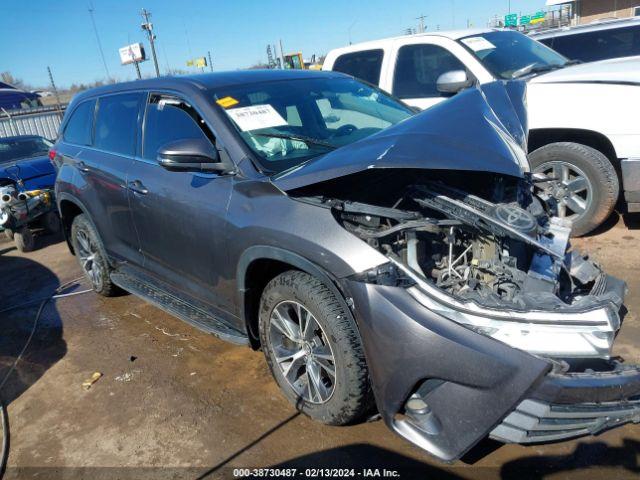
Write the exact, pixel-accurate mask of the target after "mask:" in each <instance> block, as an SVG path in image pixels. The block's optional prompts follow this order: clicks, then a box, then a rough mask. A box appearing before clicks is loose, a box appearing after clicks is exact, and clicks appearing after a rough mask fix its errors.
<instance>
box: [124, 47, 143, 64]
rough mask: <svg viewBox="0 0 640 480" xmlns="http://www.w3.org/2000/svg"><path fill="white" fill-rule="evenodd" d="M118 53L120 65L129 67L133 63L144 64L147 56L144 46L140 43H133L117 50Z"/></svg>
mask: <svg viewBox="0 0 640 480" xmlns="http://www.w3.org/2000/svg"><path fill="white" fill-rule="evenodd" d="M118 52H119V53H120V63H121V64H122V65H130V64H132V63H135V62H144V61H145V60H146V59H147V55H146V53H145V51H144V46H143V45H142V44H141V43H133V44H131V45H127V46H126V47H122V48H120V49H118Z"/></svg>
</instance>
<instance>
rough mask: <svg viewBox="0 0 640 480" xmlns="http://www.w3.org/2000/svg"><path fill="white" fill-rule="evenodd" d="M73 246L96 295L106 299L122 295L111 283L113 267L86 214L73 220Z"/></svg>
mask: <svg viewBox="0 0 640 480" xmlns="http://www.w3.org/2000/svg"><path fill="white" fill-rule="evenodd" d="M71 244H72V245H73V251H74V252H75V254H76V258H77V259H78V263H79V264H80V268H81V269H82V272H83V273H84V274H85V276H86V277H87V280H89V281H90V282H91V285H92V287H93V289H94V290H95V291H96V293H99V294H100V295H102V296H105V297H113V296H115V295H117V294H118V293H120V289H119V288H118V287H117V286H116V285H115V284H114V283H113V282H111V278H110V277H109V273H110V271H111V267H109V262H108V261H107V255H106V253H105V251H104V248H103V247H102V242H101V241H100V237H99V236H98V232H96V229H95V228H94V226H93V224H92V223H91V222H90V221H89V219H88V218H87V217H86V216H85V215H84V214H80V215H78V216H76V217H75V218H74V219H73V223H72V224H71Z"/></svg>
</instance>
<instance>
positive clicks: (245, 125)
mask: <svg viewBox="0 0 640 480" xmlns="http://www.w3.org/2000/svg"><path fill="white" fill-rule="evenodd" d="M226 112H227V113H228V114H229V116H230V117H231V119H232V120H233V121H234V122H235V123H236V125H238V127H239V128H240V130H242V131H243V132H249V131H251V130H259V129H261V128H270V127H280V126H282V125H287V121H286V120H285V119H284V118H282V116H281V115H280V114H279V113H278V112H277V111H276V109H275V108H273V107H272V106H271V105H252V106H250V107H240V108H231V109H228V110H226Z"/></svg>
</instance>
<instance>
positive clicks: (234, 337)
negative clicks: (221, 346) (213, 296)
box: [111, 267, 249, 345]
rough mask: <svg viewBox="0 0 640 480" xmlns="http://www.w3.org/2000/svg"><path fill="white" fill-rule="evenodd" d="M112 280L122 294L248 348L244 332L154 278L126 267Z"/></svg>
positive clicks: (112, 274)
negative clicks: (136, 298)
mask: <svg viewBox="0 0 640 480" xmlns="http://www.w3.org/2000/svg"><path fill="white" fill-rule="evenodd" d="M111 280H112V281H113V283H115V284H116V285H118V286H119V287H120V288H122V289H123V290H126V291H127V292H130V293H133V294H134V295H136V296H138V297H140V298H142V299H144V300H146V301H147V302H149V303H151V304H153V305H155V306H156V307H158V308H160V309H161V310H164V311H165V312H167V313H169V314H171V315H173V316H175V317H178V318H179V319H180V320H183V321H184V322H186V323H188V324H190V325H192V326H193V327H195V328H197V329H199V330H201V331H203V332H206V333H210V334H212V335H214V336H216V337H218V338H220V339H221V340H225V341H227V342H231V343H235V344H237V345H248V344H249V339H248V338H247V335H246V333H245V332H241V331H239V330H237V329H235V328H233V327H231V326H230V325H229V324H228V323H227V322H225V321H224V320H222V319H221V318H220V317H218V316H217V315H215V314H214V313H213V312H211V311H210V310H209V309H207V308H206V307H204V306H200V305H198V302H196V301H194V300H192V299H190V298H185V297H183V296H178V295H176V294H175V293H172V292H169V291H168V288H166V287H165V286H164V285H160V284H159V283H158V282H155V281H154V280H153V279H152V278H149V277H146V276H142V275H140V274H138V273H137V272H135V271H133V270H132V269H126V267H125V268H119V269H118V270H116V271H114V272H112V273H111Z"/></svg>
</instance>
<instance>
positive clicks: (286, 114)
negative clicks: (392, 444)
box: [52, 71, 640, 460]
mask: <svg viewBox="0 0 640 480" xmlns="http://www.w3.org/2000/svg"><path fill="white" fill-rule="evenodd" d="M524 93H525V86H524V84H522V83H519V82H495V83H491V84H486V85H482V86H480V87H477V88H476V87H474V88H470V89H468V90H466V91H464V92H463V93H461V94H459V95H456V96H455V97H454V98H452V99H450V100H448V101H446V102H443V103H441V104H439V105H437V106H435V107H433V108H431V109H429V110H428V111H426V112H422V113H420V114H417V115H414V112H413V111H412V110H411V109H409V108H408V107H407V106H406V105H404V104H403V103H402V102H400V101H399V100H396V99H395V98H393V97H391V96H389V95H387V94H386V93H384V92H382V91H380V90H378V89H376V88H375V87H372V86H370V85H367V84H364V83H362V82H360V81H358V80H355V79H353V78H352V77H349V76H346V75H343V74H339V73H330V72H310V71H244V72H241V71H239V72H231V73H219V74H209V75H198V76H187V77H178V78H164V79H153V80H143V81H138V82H133V83H124V84H119V85H112V86H108V87H103V88H99V89H95V90H90V91H87V92H84V93H82V94H80V95H78V96H77V97H76V98H75V99H74V100H73V102H72V104H71V105H70V106H69V108H68V109H67V112H66V115H65V119H64V122H63V124H62V126H61V134H60V139H59V140H58V142H57V143H56V144H55V146H54V150H53V152H52V156H53V157H54V160H55V163H56V165H57V169H58V176H57V183H56V195H57V200H58V203H59V209H60V213H61V216H62V221H63V225H64V231H65V232H66V235H67V238H68V240H69V245H70V247H71V249H72V251H73V252H75V255H76V256H77V258H78V260H79V262H80V265H81V266H82V268H83V270H84V271H85V272H86V274H87V276H88V278H89V279H90V280H91V281H92V282H93V287H94V289H95V290H96V292H98V293H100V294H102V295H105V296H110V295H113V294H115V293H116V292H117V291H118V290H119V289H124V290H127V291H129V292H132V293H134V294H136V295H139V296H141V297H143V298H145V299H146V300H148V301H149V302H151V303H153V304H155V305H157V306H159V307H160V308H162V309H164V310H166V311H168V312H170V313H172V314H174V315H176V316H177V317H180V318H181V319H183V320H185V321H186V322H189V323H190V324H192V325H194V326H195V327H197V328H200V329H202V330H204V331H207V332H211V333H212V334H214V335H217V336H218V337H220V338H222V339H225V340H228V341H231V342H234V343H237V344H241V345H249V346H250V347H252V348H254V349H258V348H261V349H262V350H263V351H264V354H265V357H266V360H267V362H268V364H269V367H270V368H271V371H272V373H273V376H274V378H275V380H276V382H277V383H278V385H279V386H280V388H281V389H282V391H283V393H284V395H285V396H286V397H287V398H288V399H289V400H290V401H291V402H292V403H293V404H294V405H295V406H296V408H298V409H300V410H301V411H303V412H304V413H306V414H307V415H309V416H310V417H312V418H314V419H316V420H319V421H321V422H324V423H327V424H332V425H342V424H346V423H349V422H354V421H357V420H358V419H362V418H363V417H364V416H366V415H367V414H369V413H371V412H372V410H373V408H374V407H373V405H374V401H375V406H376V407H377V409H378V411H379V412H380V414H381V415H382V418H383V419H384V421H385V422H386V423H387V424H388V425H389V426H390V428H392V429H393V430H394V431H396V432H397V433H399V434H400V435H402V436H403V437H405V438H406V439H408V440H410V441H412V442H414V443H415V444H417V445H419V446H420V447H422V448H423V449H425V450H427V451H428V452H430V453H432V454H433V455H435V456H437V457H438V458H440V459H443V460H453V459H455V458H458V457H460V456H461V455H462V454H463V453H464V452H466V451H467V450H468V449H469V448H471V447H472V446H473V445H475V444H476V443H477V442H478V441H479V440H481V439H482V438H484V437H486V436H488V435H490V436H492V437H493V438H496V439H499V440H502V441H505V442H519V443H531V442H540V441H551V440H560V439H564V438H571V437H575V436H580V435H585V434H588V433H596V432H599V431H601V430H603V429H605V428H610V427H612V426H616V425H620V424H622V423H625V422H629V421H638V420H639V419H640V404H639V402H640V401H639V400H637V395H638V394H639V393H640V371H639V370H638V369H637V368H636V367H629V366H621V365H620V364H619V363H617V362H613V361H611V360H609V357H610V354H611V347H612V344H613V340H614V337H615V335H616V332H617V331H618V329H619V327H620V321H621V315H620V311H621V308H622V302H623V298H624V295H625V291H626V286H625V284H624V282H622V281H620V280H617V279H616V278H614V277H612V276H610V275H607V274H606V273H605V272H603V271H602V269H601V268H600V267H599V266H598V265H597V264H595V263H594V262H592V261H591V260H589V258H588V257H586V256H583V255H581V254H578V253H577V252H576V251H573V250H571V249H570V246H569V234H570V225H568V224H567V223H566V221H564V220H561V219H558V218H550V217H549V215H548V214H547V213H546V212H545V210H544V203H543V202H541V201H540V200H539V199H537V198H536V197H535V196H534V195H533V194H532V191H533V190H532V184H533V182H544V181H548V179H546V178H545V177H541V176H539V175H538V176H536V177H533V176H531V174H529V172H528V169H529V166H528V162H527V158H526V155H525V153H524V151H525V149H524V148H523V147H524V146H525V143H526V134H527V128H526V111H525V109H524V103H523V97H524Z"/></svg>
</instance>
